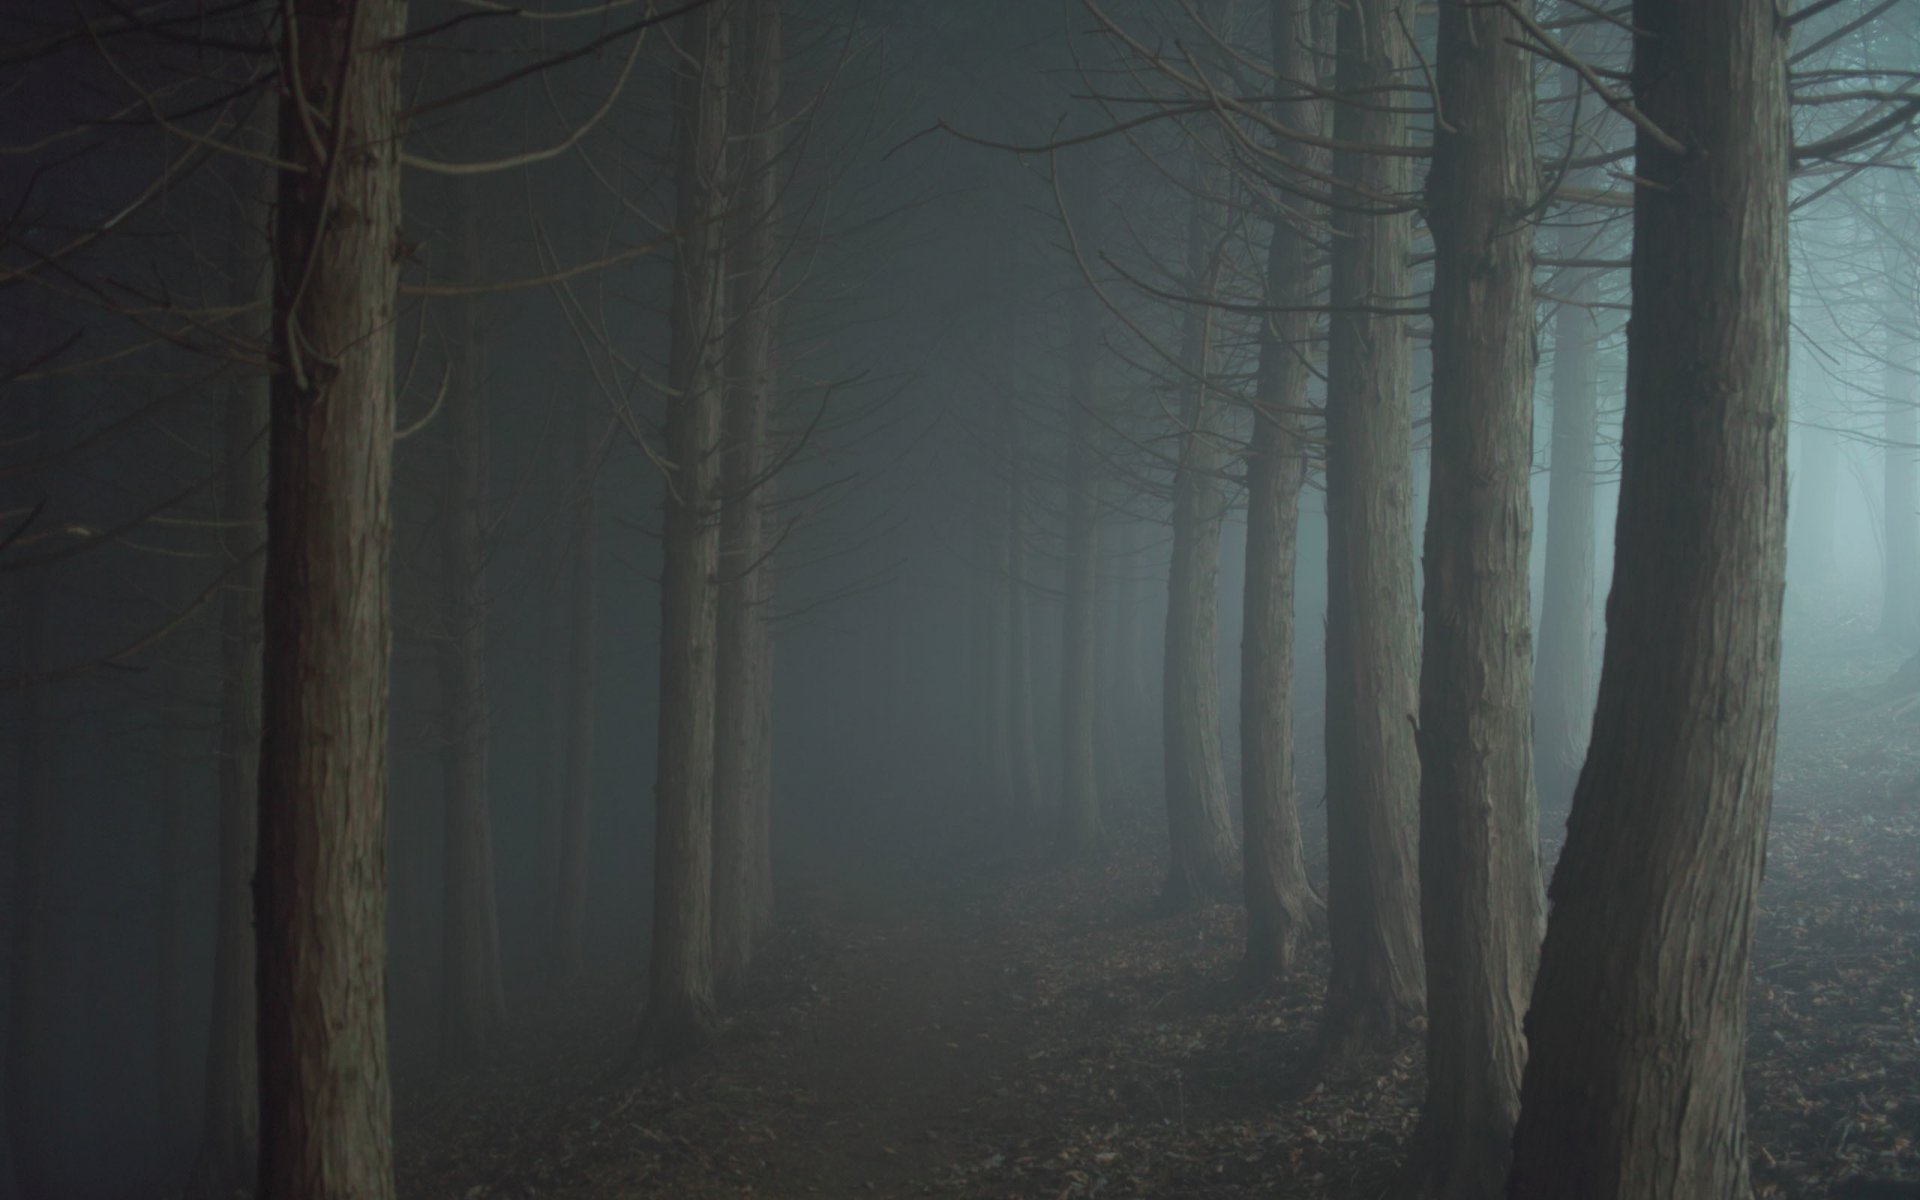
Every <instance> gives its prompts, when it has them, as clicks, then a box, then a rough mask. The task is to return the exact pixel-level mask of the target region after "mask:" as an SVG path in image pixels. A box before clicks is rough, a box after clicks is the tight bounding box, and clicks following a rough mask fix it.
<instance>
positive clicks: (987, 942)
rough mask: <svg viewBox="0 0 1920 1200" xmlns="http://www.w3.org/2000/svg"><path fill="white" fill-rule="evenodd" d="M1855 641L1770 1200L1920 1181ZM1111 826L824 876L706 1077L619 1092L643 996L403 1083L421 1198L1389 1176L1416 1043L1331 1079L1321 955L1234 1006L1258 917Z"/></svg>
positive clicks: (1059, 1189)
mask: <svg viewBox="0 0 1920 1200" xmlns="http://www.w3.org/2000/svg"><path fill="white" fill-rule="evenodd" d="M1842 652H1843V653H1842ZM1836 653H1839V657H1834V658H1831V659H1828V660H1823V662H1824V663H1825V670H1824V671H1823V676H1822V678H1823V683H1822V684H1821V686H1818V687H1810V688H1808V689H1803V691H1802V692H1801V693H1799V694H1796V693H1793V692H1790V693H1789V695H1788V697H1787V717H1786V719H1785V721H1784V722H1783V727H1782V746H1781V762H1780V767H1779V772H1778V782H1777V798H1776V808H1775V816H1774V824H1773V834H1772V842H1771V845H1770V850H1769V857H1768V865H1767V878H1766V883H1765V885H1764V889H1763V894H1762V902H1761V922H1760V927H1759V932H1758V938H1757V945H1756V954H1755V964H1754V973H1753V983H1752V988H1751V998H1752V1013H1751V1027H1750V1036H1749V1043H1748V1046H1749V1051H1748V1065H1747V1076H1748V1089H1749V1105H1748V1107H1749V1116H1750V1126H1751V1134H1752V1142H1753V1153H1754V1159H1755V1182H1756V1187H1757V1189H1758V1192H1759V1194H1760V1195H1761V1196H1763V1197H1796V1198H1797V1197H1805V1198H1808V1200H1812V1198H1814V1197H1823V1196H1825V1195H1827V1193H1828V1191H1829V1189H1830V1188H1831V1186H1832V1184H1833V1183H1834V1182H1835V1181H1836V1180H1839V1179H1843V1178H1846V1177H1848V1176H1851V1175H1855V1174H1867V1175H1873V1176H1878V1177H1898V1178H1920V903H1917V901H1920V886H1917V885H1920V878H1917V877H1920V749H1916V748H1920V716H1916V715H1915V709H1916V708H1917V707H1920V705H1916V704H1907V703H1903V702H1902V701H1900V700H1899V699H1898V698H1897V697H1896V698H1894V699H1892V700H1888V699H1887V698H1886V697H1884V696H1881V695H1879V694H1878V693H1875V692H1873V691H1872V685H1873V684H1875V683H1876V682H1877V680H1878V679H1880V678H1884V677H1885V675H1886V673H1887V668H1888V667H1889V666H1890V664H1889V663H1888V662H1887V660H1886V659H1885V656H1884V655H1876V654H1875V652H1874V651H1873V650H1872V648H1871V646H1870V645H1869V644H1868V643H1867V642H1866V641H1865V640H1864V639H1859V638H1856V639H1854V640H1853V641H1851V642H1844V643H1843V644H1841V652H1836ZM1914 699H1915V700H1920V696H1916V697H1915V698H1914ZM1118 824H1119V826H1120V828H1119V830H1118V832H1117V834H1116V836H1115V841H1114V845H1113V846H1112V849H1111V853H1110V854H1109V855H1107V856H1106V857H1104V858H1103V859H1102V860H1101V861H1100V863H1099V864H1098V865H1097V866H1082V867H1073V868H1059V867H1048V866H1046V865H1045V864H1043V863H1041V862H1039V861H1038V860H1037V859H1028V858H1022V857H1014V856H995V855H993V854H991V853H988V852H981V851H978V850H976V851H975V852H972V853H965V852H959V853H956V852H953V851H951V850H949V852H947V853H944V854H936V853H934V852H933V851H932V850H930V849H928V848H927V847H925V846H922V847H921V848H920V849H919V850H918V852H896V853H891V854H885V855H879V856H877V857H878V859H879V860H880V861H884V862H887V863H889V864H891V865H890V866H888V867H887V868H885V869H883V870H881V871H880V872H879V873H877V874H876V873H873V872H872V871H866V872H865V873H858V874H850V873H848V872H846V871H844V870H840V871H834V870H830V869H828V868H829V867H831V866H832V864H826V863H823V864H821V865H820V869H818V870H816V871H814V872H811V873H809V874H808V875H807V876H806V877H804V878H803V879H802V880H801V881H800V882H796V883H793V884H790V885H789V886H788V888H787V889H786V891H785V893H784V894H783V897H782V900H783V904H784V905H785V916H786V918H787V919H786V924H785V925H784V926H783V927H782V929H781V931H780V932H779V934H778V936H777V938H776V939H775V941H774V942H773V944H772V945H771V946H770V947H769V948H768V950H767V952H766V954H765V957H764V959H763V961H762V963H761V965H760V967H759V969H758V970H757V971H756V973H755V975H754V978H753V980H752V982H751V984H750V986H749V987H748V988H747V990H746V992H745V994H744V995H742V996H741V997H739V998H737V1000H736V1001H735V1003H734V1004H732V1005H731V1006H730V1009H729V1016H728V1018H727V1022H726V1024H725V1026H724V1027H723V1028H722V1030H721V1032H720V1035H719V1037H718V1038H717V1039H716V1041H715V1043H714V1045H713V1046H712V1047H711V1048H710V1049H708V1050H706V1051H704V1052H702V1053H701V1054H699V1055H698V1056H696V1057H695V1058H693V1059H692V1060H690V1061H688V1062H687V1063H685V1064H683V1065H682V1066H680V1067H678V1068H675V1069H673V1070H671V1071H667V1072H661V1073H654V1074H651V1075H646V1076H641V1077H638V1078H634V1079H631V1080H627V1081H623V1082H620V1083H609V1082H606V1081H605V1080H606V1072H607V1069H608V1066H609V1064H610V1062H611V1061H612V1060H613V1058H614V1057H615V1056H616V1055H617V1053H618V1051H619V1050H620V1049H621V1044H622V1039H624V1038H625V1037H626V1036H628V1035H629V1034H630V1022H631V1019H632V1011H631V1008H630V1007H629V1006H628V1004H627V1003H626V1002H625V1001H624V997H627V996H631V995H633V994H634V993H633V992H632V991H631V990H627V989H622V990H621V994H620V996H619V997H615V996H614V995H612V994H611V993H609V994H608V995H606V996H602V997H599V998H597V999H592V1000H589V1001H586V1002H583V1004H582V1005H581V1006H580V1008H579V1010H578V1011H577V1012H575V1013H574V1014H573V1015H572V1017H571V1019H569V1020H567V1021H565V1022H558V1023H556V1022H555V1021H553V1020H551V1019H549V1020H547V1021H546V1022H544V1023H538V1022H535V1023H531V1024H537V1025H539V1026H540V1027H539V1028H533V1027H529V1028H526V1029H523V1030H520V1031H518V1032H516V1034H515V1035H514V1037H513V1039H512V1040H511V1042H510V1044H509V1045H508V1047H507V1048H506V1050H505V1052H504V1053H503V1054H501V1055H500V1056H499V1057H498V1058H497V1059H496V1061H495V1063H494V1064H493V1065H492V1066H491V1067H490V1068H489V1069H488V1070H487V1071H486V1072H483V1073H478V1074H469V1075H464V1076H459V1077H445V1078H442V1079H440V1080H437V1081H435V1082H433V1083H431V1084H430V1085H425V1086H421V1087H415V1088H411V1089H403V1090H402V1093H401V1096H400V1106H399V1118H400V1119H399V1143H398V1150H399V1158H400V1171H401V1190H402V1194H403V1195H404V1196H407V1197H413V1198H419V1200H427V1198H429V1197H431V1198H440V1197H448V1198H454V1200H482V1198H497V1200H519V1198H521V1197H549V1196H552V1197H581V1198H591V1200H613V1198H616V1197H618V1198H628V1197H631V1198H639V1197H676V1198H678V1197H686V1198H688V1200H696V1198H705V1197H721V1196H763V1197H785V1196H825V1197H840V1196H846V1197H855V1196H867V1195H877V1196H951V1197H982V1198H984V1197H1046V1198H1054V1197H1059V1198H1067V1197H1093V1196H1110V1197H1123V1196H1160V1197H1209V1198H1212V1197H1221V1198H1224V1197H1254V1196H1260V1197H1272V1196H1297V1197H1303V1198H1305V1197H1327V1198H1333V1200H1340V1198H1346V1197H1374V1196H1378V1195H1380V1194H1381V1192H1382V1190H1383V1188H1384V1187H1385V1185H1386V1184H1387V1183H1388V1182H1389V1181H1390V1180H1391V1178H1392V1174H1393V1171H1394V1168H1395V1165H1396V1162H1397V1156H1398V1154H1399V1150H1400V1147H1401V1146H1403V1145H1404V1143H1405V1141H1406V1137H1407V1135H1408V1133H1409V1132H1410V1130H1411V1127H1412V1124H1413V1119H1414V1113H1415V1109H1416V1105H1417V1101H1418V1098H1419V1092H1420V1087H1421V1078H1420V1072H1421V1067H1420V1062H1421V1053H1420V1048H1419V1046H1418V1045H1413V1044H1410V1045H1408V1046H1407V1047H1405V1049H1404V1050H1402V1051H1401V1052H1399V1053H1397V1054H1393V1055H1389V1056H1385V1057H1382V1058H1380V1059H1378V1060H1375V1061H1372V1062H1368V1063H1364V1064H1354V1065H1352V1066H1350V1067H1349V1068H1348V1069H1346V1070H1345V1071H1344V1072H1342V1073H1340V1074H1337V1075H1323V1074H1313V1073H1310V1072H1309V1070H1308V1068H1307V1063H1308V1061H1309V1052H1310V1047H1311V1044H1312V1035H1313V1029H1314V1022H1315V1019H1316V1014H1317V1010H1318V1006H1319V1003H1320V1000H1321V995H1322V981H1323V979H1324V967H1325V963H1324V958H1323V957H1322V956H1320V955H1319V954H1318V953H1316V955H1315V956H1314V957H1313V958H1312V959H1311V960H1310V961H1309V962H1308V963H1307V965H1306V969H1305V970H1304V972H1303V973H1302V975H1301V977H1300V978H1299V979H1298V980H1296V981H1295V982H1293V983H1291V984H1290V985H1288V986H1287V987H1285V988H1283V989H1279V990H1278V991H1276V992H1275V993H1273V994H1270V995H1263V996H1258V997H1250V996H1246V995H1243V994H1241V993H1240V992H1238V991H1237V990H1236V989H1235V988H1234V987H1233V986H1232V985H1231V983H1230V980H1231V979H1232V976H1233V973H1234V967H1235V962H1236V958H1237V954H1238V948H1239V944H1240V919H1239V914H1238V912H1237V910H1236V909H1235V908H1234V907H1232V906H1224V905H1223V906H1216V907H1212V908H1208V909H1205V910H1202V911H1199V912H1195V913H1189V914H1185V915H1182V916H1178V917H1161V916H1157V915H1156V914H1155V913H1154V911H1153V909H1152V904H1151V902H1152V898H1153V895H1154V892H1155V889H1156V887H1157V885H1158V882H1159V871H1160V869H1161V864H1160V861H1159V855H1158V842H1159V837H1160V830H1159V827H1158V824H1157V822H1155V821H1154V820H1152V819H1151V817H1150V814H1148V813H1146V812H1144V811H1142V812H1137V813H1134V814H1133V815H1132V816H1131V817H1130V818H1127V819H1123V820H1122V821H1120V822H1118ZM1316 824H1317V822H1316ZM947 844H948V845H949V847H951V846H952V845H953V843H952V842H948V843H947ZM1556 848H1557V847H1556V846H1554V844H1553V840H1552V839H1551V838H1549V840H1548V845H1547V849H1548V852H1549V853H1551V852H1552V851H1553V850H1554V849H1556ZM863 857H864V858H865V861H866V862H867V863H869V864H871V863H873V862H874V861H876V858H875V857H874V856H863ZM807 879H811V880H812V882H807ZM556 1025H557V1027H556Z"/></svg>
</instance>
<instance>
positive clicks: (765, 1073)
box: [400, 866, 1031, 1200]
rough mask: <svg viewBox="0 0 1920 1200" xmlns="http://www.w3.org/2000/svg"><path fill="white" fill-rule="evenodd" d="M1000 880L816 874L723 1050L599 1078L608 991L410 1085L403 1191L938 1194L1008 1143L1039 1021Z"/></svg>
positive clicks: (740, 1004) (599, 1198)
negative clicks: (473, 1063)
mask: <svg viewBox="0 0 1920 1200" xmlns="http://www.w3.org/2000/svg"><path fill="white" fill-rule="evenodd" d="M991 892H992V889H991V888H989V887H984V886H982V885H981V883H980V881H978V880H975V881H974V882H972V883H970V884H969V883H965V882H962V881H961V880H959V879H958V878H957V877H955V876H952V875H949V874H945V873H941V874H938V875H932V874H928V873H924V872H921V873H916V871H915V870H914V869H912V868H911V867H910V866H900V867H897V868H895V869H893V870H891V871H889V872H887V873H886V874H885V875H882V876H875V875H872V874H867V875H862V876H849V875H847V874H844V873H835V872H831V871H824V870H822V871H814V872H811V873H810V882H808V881H803V882H801V883H800V884H799V885H798V886H796V887H794V888H792V889H790V891H789V894H788V896H787V897H786V898H787V900H788V912H789V914H790V915H791V916H792V918H793V919H792V920H791V921H790V922H789V924H788V926H787V927H786V928H784V929H783V931H782V933H781V934H780V936H779V937H778V938H777V939H776V941H775V943H774V945H772V946H771V947H769V949H768V952H767V955H766V962H765V965H764V967H763V969H762V970H761V971H759V972H757V974H756V977H755V979H754V981H753V983H752V985H751V986H750V987H749V988H748V990H747V992H746V994H745V995H743V996H741V997H739V998H738V999H737V1001H736V1003H735V1004H733V1005H732V1006H731V1007H730V1016H729V1018H728V1020H727V1022H726V1024H725V1025H724V1027H723V1028H722V1030H721V1032H720V1034H719V1036H718V1038H717V1039H716V1041H715V1044H714V1045H713V1046H712V1047H711V1048H709V1049H708V1050H706V1051H703V1052H702V1053H701V1054H699V1055H698V1056H696V1057H695V1058H694V1059H693V1060H692V1061H690V1062H688V1063H686V1064H685V1065H684V1066H682V1067H680V1068H678V1069H676V1070H672V1071H668V1072H664V1073H654V1074H651V1075H648V1076H645V1077H642V1078H641V1079H639V1080H637V1081H635V1082H633V1083H631V1084H623V1085H620V1086H615V1087H608V1086H606V1085H605V1084H604V1082H601V1083H595V1082H593V1081H594V1080H595V1079H596V1077H599V1076H603V1075H604V1072H605V1064H606V1063H607V1062H609V1061H610V1060H611V1058H612V1056H613V1055H614V1053H615V1052H616V1050H617V1043H610V1041H609V1038H608V1036H607V1035H606V1032H604V1031H606V1030H620V1029H624V1028H625V1021H624V1018H623V1017H622V1016H619V1015H614V1014H613V1013H608V1012H607V1011H606V1006H605V1005H603V1006H602V1013H601V1015H599V1016H596V1017H593V1018H586V1017H577V1018H574V1019H571V1020H569V1021H567V1022H564V1023H563V1024H564V1025H565V1026H566V1027H568V1028H570V1029H571V1030H573V1032H572V1033H565V1032H563V1033H560V1034H557V1035H556V1034H554V1033H552V1032H550V1031H546V1032H533V1031H529V1032H527V1033H525V1034H523V1035H522V1036H521V1037H519V1038H517V1039H516V1043H515V1045H514V1046H512V1047H510V1048H509V1051H508V1053H507V1054H506V1055H504V1056H503V1059H502V1061H501V1062H500V1063H498V1064H496V1065H495V1066H494V1067H493V1068H492V1069H490V1070H489V1071H487V1072H484V1073H478V1074H472V1075H467V1076H464V1077H461V1078H458V1079H444V1080H440V1081H436V1082H435V1083H433V1084H431V1085H427V1086H425V1087H422V1088H420V1089H418V1090H416V1091H415V1092H414V1094H413V1095H412V1096H411V1097H409V1096H408V1095H407V1094H406V1093H405V1092H403V1094H402V1096H401V1104H400V1109H401V1112H400V1116H401V1122H400V1128H401V1140H400V1151H401V1184H402V1189H401V1190H402V1194H403V1195H405V1196H409V1197H436V1198H437V1197H448V1196H452V1197H460V1198H462V1200H501V1198H508V1197H520V1196H527V1197H534V1196H538V1197H542V1198H543V1200H544V1198H546V1197H554V1196H577V1197H592V1198H594V1200H603V1198H608V1200H610V1198H612V1197H642V1196H647V1197H655V1196H663V1195H672V1196H675V1197H687V1198H690V1200H691V1198H695V1197H718V1196H764V1197H787V1196H795V1197H799V1196H827V1197H836V1196H862V1195H880V1196H918V1195H924V1194H927V1193H929V1192H933V1191H937V1190H939V1187H938V1184H939V1181H940V1180H941V1179H943V1178H951V1177H952V1175H953V1173H954V1169H955V1167H956V1166H957V1165H959V1164H963V1163H977V1162H979V1161H982V1160H985V1159H988V1158H990V1157H991V1155H992V1154H993V1153H994V1149H993V1147H994V1145H995V1143H996V1142H997V1141H999V1140H1000V1136H1001V1135H1002V1134H1003V1133H1005V1132H1006V1131H1005V1130H1003V1129H999V1128H997V1127H996V1119H995V1116H994V1114H995V1110H996V1109H997V1108H1001V1107H1004V1105H996V1104H995V1103H994V1101H995V1099H996V1093H998V1095H999V1097H1002V1098H1004V1096H1005V1095H1006V1091H1007V1089H1008V1088H1009V1087H1010V1086H1012V1085H1013V1083H1014V1080H1015V1079H1016V1078H1017V1075H1018V1072H1019V1069H1020V1068H1021V1066H1022V1065H1023V1064H1024V1062H1025V1058H1026V1053H1027V1040H1028V1037H1029V1035H1030V1032H1031V1022H1030V1021H1029V1020H1028V1019H1027V1017H1026V1015H1025V1014H1024V1013H1023V1011H1022V1005H1023V1003H1024V1002H1025V999H1026V998H1025V997H1024V996H1022V995H1021V993H1020V991H1019V986H1018V985H1019V975H1018V973H1017V972H1013V971H1010V970H1009V968H1008V957H1009V953H1010V951H1009V949H1008V947H1007V945H1006V944H1005V942H1004V938H1003V935H1004V933H1005V927H1004V923H1003V920H1002V918H1000V917H999V916H998V915H997V910H996V908H995V906H994V902H993V899H992V895H991ZM617 1011H618V1010H615V1012H617ZM588 1021H591V1023H592V1024H593V1025H598V1026H599V1027H600V1028H599V1029H598V1030H587V1031H582V1028H581V1027H582V1025H583V1024H585V1023H586V1022H588ZM546 1024H547V1025H551V1024H552V1021H551V1019H549V1021H548V1022H546ZM556 1036H557V1037H560V1038H566V1039H569V1040H567V1041H566V1042H565V1043H564V1044H555V1041H554V1039H555V1037H556ZM583 1084H584V1085H585V1086H583ZM1001 1122H1002V1123H1004V1118H1002V1119H1001Z"/></svg>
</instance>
